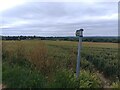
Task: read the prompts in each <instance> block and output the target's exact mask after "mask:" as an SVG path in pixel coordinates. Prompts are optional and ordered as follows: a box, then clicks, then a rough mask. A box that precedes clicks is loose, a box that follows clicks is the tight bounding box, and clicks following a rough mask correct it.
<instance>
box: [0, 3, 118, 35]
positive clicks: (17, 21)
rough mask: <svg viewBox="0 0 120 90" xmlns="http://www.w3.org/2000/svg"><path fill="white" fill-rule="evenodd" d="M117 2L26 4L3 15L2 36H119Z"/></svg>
mask: <svg viewBox="0 0 120 90" xmlns="http://www.w3.org/2000/svg"><path fill="white" fill-rule="evenodd" d="M117 5H118V4H117V3H116V2H94V3H91V2H88V3H87V2H73V3H71V2H27V3H25V4H23V5H21V6H18V7H16V8H13V9H11V10H8V11H5V12H3V13H2V17H3V21H2V26H1V27H0V28H2V29H3V35H40V36H51V35H52V36H73V35H74V32H75V30H76V29H79V28H84V29H85V33H84V34H85V35H86V36H90V35H93V36H96V35H99V36H106V35H109V36H110V35H117V32H118V30H117V28H118V26H117V19H118V17H117V16H118V14H117V11H118V10H117V8H118V7H117Z"/></svg>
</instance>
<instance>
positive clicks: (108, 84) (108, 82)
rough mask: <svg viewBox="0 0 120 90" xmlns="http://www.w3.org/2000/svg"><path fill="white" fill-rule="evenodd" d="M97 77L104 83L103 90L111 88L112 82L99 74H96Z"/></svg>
mask: <svg viewBox="0 0 120 90" xmlns="http://www.w3.org/2000/svg"><path fill="white" fill-rule="evenodd" d="M96 74H97V76H98V77H99V78H100V80H101V81H102V85H103V88H111V87H110V80H108V79H106V78H105V77H104V76H103V74H101V73H99V72H97V73H96Z"/></svg>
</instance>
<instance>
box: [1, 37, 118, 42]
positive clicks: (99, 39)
mask: <svg viewBox="0 0 120 90" xmlns="http://www.w3.org/2000/svg"><path fill="white" fill-rule="evenodd" d="M33 39H38V40H64V41H78V37H41V36H2V40H33ZM83 41H85V42H112V43H119V38H118V37H95V36H94V37H84V38H83Z"/></svg>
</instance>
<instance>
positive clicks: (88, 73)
mask: <svg viewBox="0 0 120 90" xmlns="http://www.w3.org/2000/svg"><path fill="white" fill-rule="evenodd" d="M77 47H78V42H75V41H50V40H21V41H12V40H11V41H3V42H2V84H3V86H4V87H8V88H28V87H29V88H30V87H31V88H118V87H119V88H120V85H119V84H120V81H119V80H120V76H119V75H120V73H119V69H118V68H119V67H118V66H119V65H120V63H119V62H118V44H117V43H96V42H83V44H82V52H81V62H80V66H81V67H80V75H79V78H78V79H76V59H77Z"/></svg>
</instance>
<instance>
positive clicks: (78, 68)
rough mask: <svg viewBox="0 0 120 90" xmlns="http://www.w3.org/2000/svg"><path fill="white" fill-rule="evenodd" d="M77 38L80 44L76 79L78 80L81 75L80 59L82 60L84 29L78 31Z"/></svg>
mask: <svg viewBox="0 0 120 90" xmlns="http://www.w3.org/2000/svg"><path fill="white" fill-rule="evenodd" d="M76 36H78V37H79V42H78V55H77V66H76V78H78V76H79V73H80V59H81V55H80V53H81V47H82V37H83V29H80V30H77V31H76Z"/></svg>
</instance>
